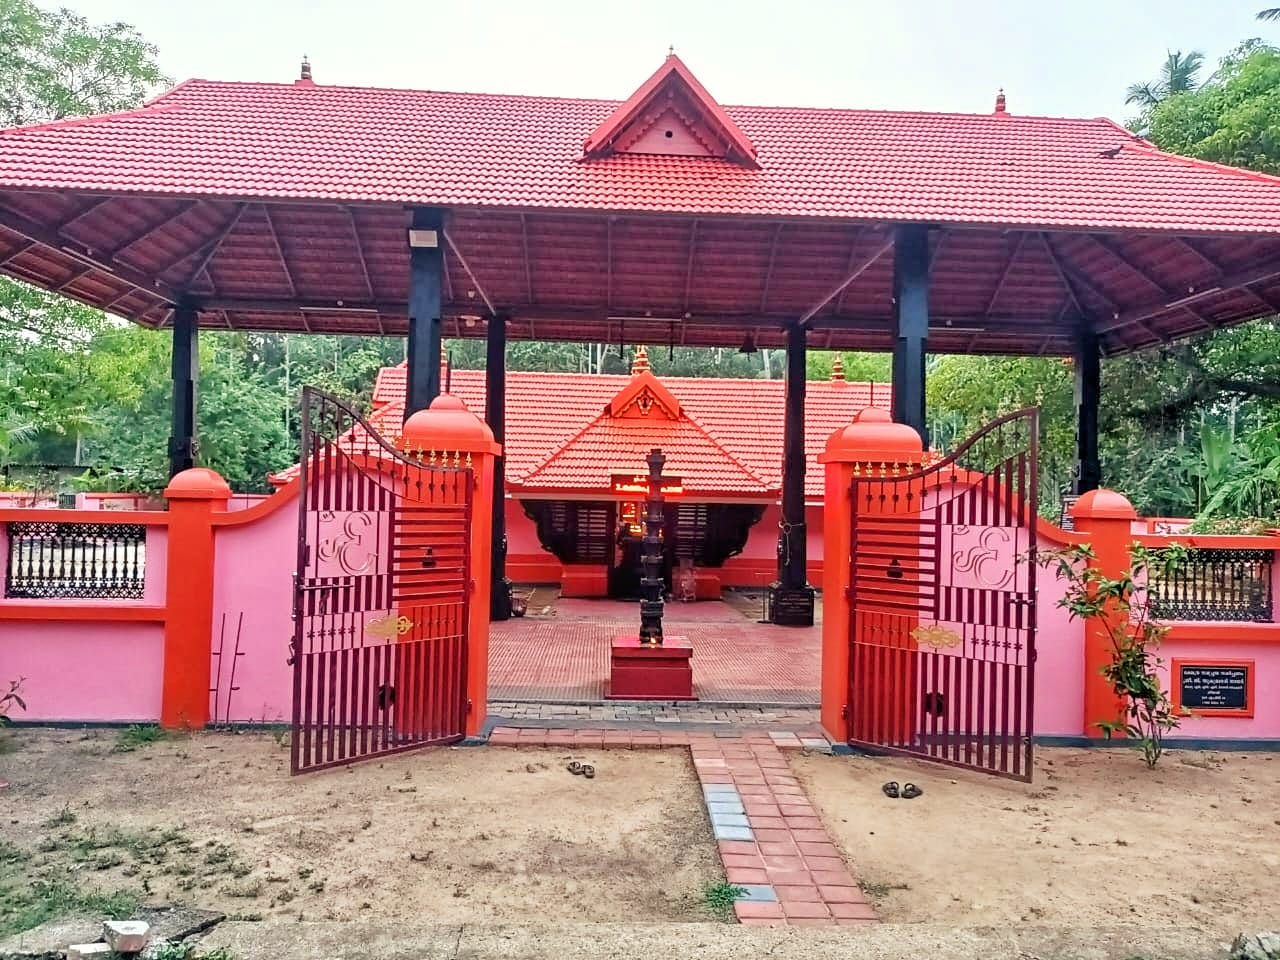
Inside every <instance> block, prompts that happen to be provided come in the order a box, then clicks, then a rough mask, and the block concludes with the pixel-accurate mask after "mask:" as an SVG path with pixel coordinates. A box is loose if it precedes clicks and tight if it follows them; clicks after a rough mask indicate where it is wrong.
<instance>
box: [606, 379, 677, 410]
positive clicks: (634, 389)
mask: <svg viewBox="0 0 1280 960" xmlns="http://www.w3.org/2000/svg"><path fill="white" fill-rule="evenodd" d="M605 411H606V413H608V415H609V416H611V417H629V418H636V417H648V416H650V415H651V414H653V413H655V412H656V413H657V415H658V416H662V417H665V418H666V419H668V420H679V419H680V401H679V400H677V399H676V398H675V394H673V393H672V392H671V391H670V390H668V389H667V388H666V387H664V386H663V385H662V382H661V381H660V380H659V379H658V378H657V377H655V376H654V375H653V373H652V371H650V370H641V371H640V372H639V373H637V374H636V375H635V376H634V377H632V378H631V381H630V382H629V383H628V384H627V385H626V386H625V387H623V388H622V389H621V390H619V391H618V392H617V393H616V394H614V397H613V399H612V400H610V401H609V406H608V407H606V408H605Z"/></svg>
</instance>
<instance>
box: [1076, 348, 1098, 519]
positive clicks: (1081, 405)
mask: <svg viewBox="0 0 1280 960" xmlns="http://www.w3.org/2000/svg"><path fill="white" fill-rule="evenodd" d="M1101 368H1102V360H1101V350H1100V349H1099V344H1098V335H1097V334H1096V333H1094V331H1093V330H1092V329H1091V328H1089V327H1086V328H1085V329H1084V330H1083V331H1082V332H1081V334H1080V337H1079V338H1078V339H1077V341H1076V354H1075V365H1074V370H1075V375H1076V391H1075V393H1076V396H1075V400H1076V477H1075V490H1074V492H1075V493H1076V494H1081V493H1088V492H1089V491H1090V490H1096V489H1098V487H1100V486H1102V463H1101V461H1100V460H1099V459H1098V403H1099V399H1100V397H1101V372H1102V369H1101Z"/></svg>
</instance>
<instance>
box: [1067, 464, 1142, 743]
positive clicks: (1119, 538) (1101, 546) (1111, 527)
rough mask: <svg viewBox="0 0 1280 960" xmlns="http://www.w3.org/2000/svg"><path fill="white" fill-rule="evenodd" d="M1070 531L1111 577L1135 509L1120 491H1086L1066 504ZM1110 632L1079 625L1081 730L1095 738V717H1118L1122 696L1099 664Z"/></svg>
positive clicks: (1121, 561)
mask: <svg viewBox="0 0 1280 960" xmlns="http://www.w3.org/2000/svg"><path fill="white" fill-rule="evenodd" d="M1071 516H1072V518H1074V520H1075V530H1076V532H1078V533H1080V534H1082V535H1083V536H1084V537H1085V539H1086V540H1087V541H1088V543H1089V545H1090V546H1091V547H1092V548H1093V552H1094V554H1095V556H1096V559H1095V560H1094V561H1093V565H1094V566H1096V567H1097V568H1098V569H1099V570H1101V571H1102V574H1103V575H1104V576H1106V577H1108V578H1111V579H1114V578H1116V577H1119V576H1120V574H1121V573H1123V572H1124V571H1126V570H1128V569H1129V567H1130V559H1129V545H1130V544H1131V543H1132V542H1133V521H1134V520H1136V519H1137V518H1138V512H1137V511H1136V510H1134V509H1133V504H1132V503H1130V502H1129V500H1128V498H1127V497H1125V495H1124V494H1122V493H1116V492H1115V491H1114V490H1105V489H1099V490H1090V491H1089V492H1088V493H1086V494H1083V495H1082V496H1081V497H1080V499H1079V500H1077V501H1076V502H1075V504H1074V505H1073V506H1072V507H1071ZM1123 616H1124V614H1122V613H1120V612H1119V611H1116V610H1112V611H1110V612H1109V613H1107V614H1106V617H1107V620H1108V621H1109V622H1110V623H1112V624H1114V623H1116V622H1118V621H1119V620H1120V619H1121V618H1122V617H1123ZM1111 654H1112V648H1111V637H1110V635H1109V634H1108V631H1107V626H1106V624H1105V623H1086V624H1085V625H1084V730H1083V731H1082V732H1083V733H1084V735H1085V736H1086V737H1100V736H1101V735H1102V731H1101V730H1099V729H1098V724H1099V723H1100V722H1112V721H1116V720H1120V719H1121V718H1122V717H1123V716H1124V701H1123V700H1121V698H1119V697H1117V696H1116V694H1115V692H1114V691H1113V690H1112V689H1111V684H1109V683H1108V682H1107V680H1106V678H1105V677H1103V675H1102V668H1103V667H1105V666H1106V665H1107V664H1108V663H1110V662H1111Z"/></svg>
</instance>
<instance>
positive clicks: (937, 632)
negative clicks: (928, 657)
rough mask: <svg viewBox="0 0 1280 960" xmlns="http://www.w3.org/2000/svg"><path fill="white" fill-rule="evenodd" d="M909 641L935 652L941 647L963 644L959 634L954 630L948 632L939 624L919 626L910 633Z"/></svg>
mask: <svg viewBox="0 0 1280 960" xmlns="http://www.w3.org/2000/svg"><path fill="white" fill-rule="evenodd" d="M911 639H912V640H914V641H916V643H922V644H924V645H925V646H926V647H933V648H934V649H935V650H941V649H942V648H943V647H958V646H960V644H962V643H964V639H963V638H962V637H961V636H960V634H958V633H956V632H955V631H954V630H948V629H947V628H946V627H944V626H943V625H942V624H940V623H931V624H929V625H928V626H925V625H923V624H921V625H920V626H918V627H916V628H915V629H914V630H912V631H911Z"/></svg>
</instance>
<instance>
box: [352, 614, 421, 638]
mask: <svg viewBox="0 0 1280 960" xmlns="http://www.w3.org/2000/svg"><path fill="white" fill-rule="evenodd" d="M412 629H413V621H412V620H410V619H409V618H408V617H397V616H396V615H395V614H394V613H388V614H387V615H386V616H385V617H375V618H374V619H372V620H370V621H369V624H368V626H366V627H365V628H364V632H365V633H366V634H367V635H368V636H370V637H386V638H388V639H390V638H391V637H403V636H404V635H405V634H406V633H408V632H409V631H410V630H412Z"/></svg>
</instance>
